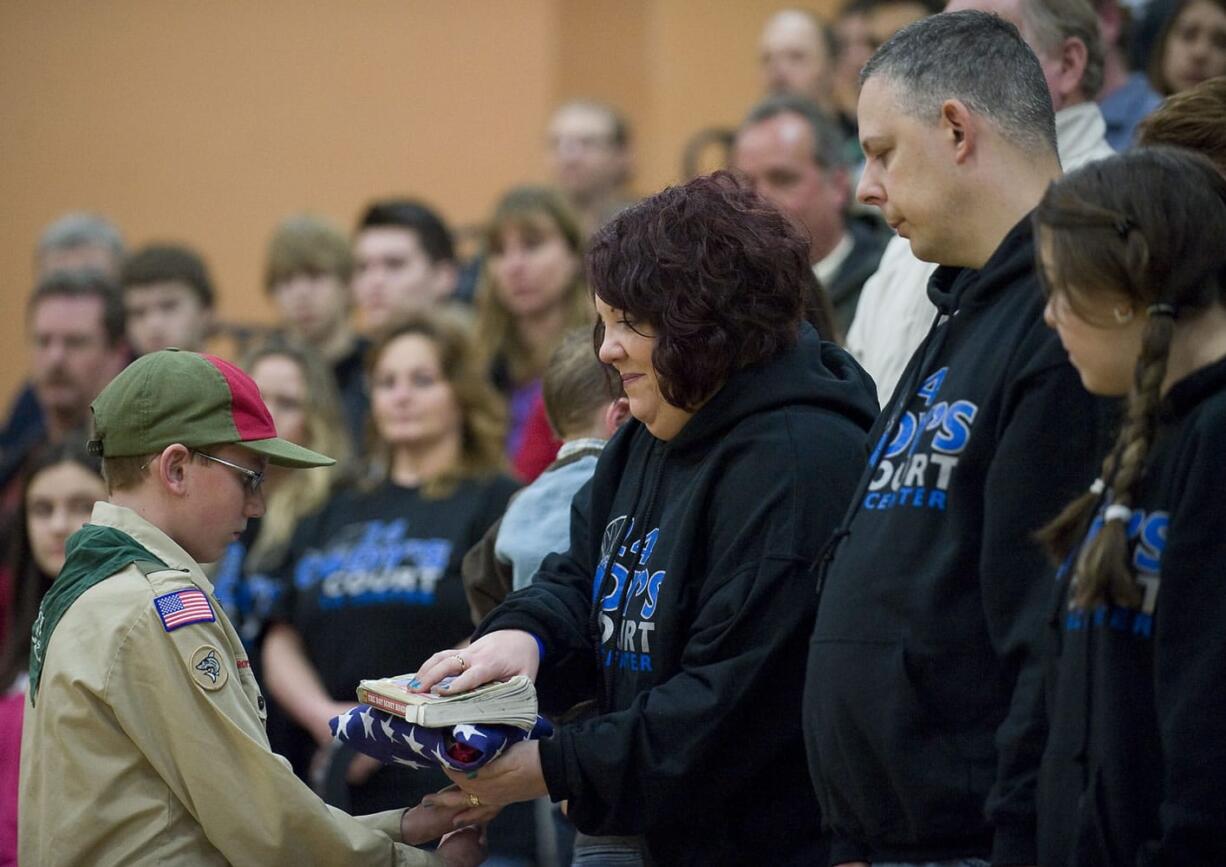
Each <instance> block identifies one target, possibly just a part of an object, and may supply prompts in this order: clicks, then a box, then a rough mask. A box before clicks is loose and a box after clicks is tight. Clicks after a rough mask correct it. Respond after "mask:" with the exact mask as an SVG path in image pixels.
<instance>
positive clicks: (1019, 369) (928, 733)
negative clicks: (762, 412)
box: [805, 218, 1107, 864]
mask: <svg viewBox="0 0 1226 867" xmlns="http://www.w3.org/2000/svg"><path fill="white" fill-rule="evenodd" d="M929 296H930V297H931V298H932V300H933V302H934V303H935V304H936V307H937V310H938V311H939V312H940V314H941V316H942V321H941V324H939V325H937V326H936V327H935V328H934V330H933V331H932V333H931V334H930V335H929V338H928V340H926V341H925V343H924V344H923V345H922V346H921V347H920V348H919V350H917V352H916V355H915V357H914V358H913V359H912V361H911V364H910V366H909V367H908V369H907V372H906V373H905V374H904V375H903V379H902V382H901V384H900V385H899V387H898V389H897V391H896V392H895V394H894V397H893V399H892V400H891V402H890V405H889V406H888V407H887V408H886V409H885V410H884V411H883V413H882V420H881V421H879V423H878V425H877V426H876V427H875V428H874V431H873V437H874V441H875V443H876V445H875V451H874V455H873V457H872V458H870V466H871V469H870V470H869V471H868V472H867V473H866V475H865V479H864V480H863V482H862V483H861V488H860V493H859V496H858V498H857V506H856V509H857V511H856V512H855V513H854V517H853V518H852V519H851V522H850V524H849V535H848V536H847V537H846V538H843V539H842V541H841V544H839V545H838V547H837V549H836V550H835V552H834V556H833V560H832V561H831V563H830V566H829V568H828V570H827V571H826V574H825V579H824V585H823V588H822V596H821V606H820V610H819V611H818V616H817V625H816V628H815V630H814V635H813V644H812V647H811V653H810V660H809V679H808V684H807V687H806V696H805V732H806V735H807V743H808V746H809V749H810V762H811V765H812V771H813V778H814V783H815V785H816V786H817V793H818V800H819V801H820V802H821V807H822V817H823V819H824V821H825V822H826V825H827V827H828V828H829V829H830V830H831V831H832V833H833V835H834V839H833V840H832V844H831V845H832V856H831V858H832V863H838V862H839V861H854V860H886V861H941V860H946V859H954V858H966V857H980V858H987V857H991V858H992V860H993V862H994V863H996V864H1032V863H1034V833H1035V814H1034V781H1035V776H1036V774H1037V770H1038V760H1039V756H1040V753H1041V750H1042V745H1043V740H1042V739H1043V732H1042V731H1041V730H1040V729H1037V728H1035V727H1034V725H1033V723H1032V720H1033V717H1034V709H1035V707H1036V706H1037V705H1038V704H1039V703H1040V702H1041V699H1042V690H1041V666H1040V664H1039V653H1038V646H1037V645H1038V644H1039V640H1040V635H1041V624H1042V618H1043V615H1044V613H1045V612H1046V606H1047V600H1048V599H1049V598H1050V593H1049V589H1048V588H1049V587H1050V580H1051V578H1050V576H1051V574H1052V570H1051V569H1050V567H1049V566H1048V565H1047V562H1046V558H1045V557H1044V555H1043V553H1042V551H1041V550H1040V549H1039V546H1038V544H1037V543H1036V542H1034V540H1033V538H1032V537H1033V533H1034V531H1035V530H1037V529H1038V528H1039V527H1041V526H1043V524H1045V523H1046V522H1047V521H1048V520H1050V519H1051V518H1052V517H1054V516H1055V514H1056V513H1057V512H1058V511H1059V509H1060V507H1061V506H1063V505H1064V504H1065V503H1066V502H1068V501H1069V500H1070V499H1071V498H1072V497H1073V496H1075V495H1076V494H1077V493H1079V492H1080V491H1083V490H1085V487H1086V486H1087V485H1088V484H1089V483H1090V480H1091V479H1092V478H1093V476H1094V470H1095V468H1096V467H1097V466H1098V461H1099V458H1100V456H1101V454H1102V453H1103V451H1104V450H1105V448H1106V440H1107V437H1106V436H1105V435H1104V432H1103V430H1102V429H1103V427H1105V424H1104V415H1105V414H1104V413H1103V412H1102V405H1101V403H1100V402H1099V401H1097V400H1096V399H1094V398H1092V397H1091V396H1090V395H1089V394H1087V393H1086V392H1085V391H1084V389H1083V388H1082V386H1081V383H1080V379H1079V378H1078V376H1077V373H1076V371H1075V370H1073V368H1072V366H1071V365H1070V364H1069V362H1068V359H1067V357H1066V355H1065V353H1064V351H1063V349H1062V348H1061V346H1060V342H1059V340H1058V338H1057V336H1056V334H1055V333H1054V332H1052V331H1051V330H1049V329H1048V328H1047V327H1046V326H1045V325H1044V323H1043V305H1044V300H1043V296H1042V293H1041V292H1040V289H1039V286H1038V282H1037V279H1036V276H1035V270H1034V241H1033V233H1032V231H1031V228H1030V220H1029V218H1027V219H1025V220H1023V221H1022V222H1021V223H1019V224H1018V225H1017V226H1015V227H1014V228H1013V229H1012V230H1011V231H1010V233H1009V234H1008V235H1007V236H1006V237H1005V239H1004V240H1003V241H1002V242H1001V244H1000V246H999V247H998V248H997V249H996V251H995V252H994V253H993V255H992V257H991V258H990V259H989V261H988V262H987V263H986V264H985V265H984V267H983V268H981V269H979V270H971V269H967V268H949V267H943V268H940V269H938V270H937V271H936V273H935V274H934V275H933V278H932V282H931V283H930V285H929ZM985 807H986V810H987V815H986V816H985Z"/></svg>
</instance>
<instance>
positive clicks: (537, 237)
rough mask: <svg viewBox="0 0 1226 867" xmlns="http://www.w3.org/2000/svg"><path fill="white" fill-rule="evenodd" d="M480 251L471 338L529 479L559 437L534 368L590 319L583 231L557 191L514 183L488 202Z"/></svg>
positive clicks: (510, 445) (540, 369) (512, 450)
mask: <svg viewBox="0 0 1226 867" xmlns="http://www.w3.org/2000/svg"><path fill="white" fill-rule="evenodd" d="M485 251H486V262H485V266H484V268H483V270H482V273H481V280H480V285H479V286H478V288H477V335H476V336H477V342H478V346H479V348H480V350H481V351H482V352H483V353H485V355H486V358H487V359H488V361H489V365H490V375H491V377H492V378H493V382H494V385H495V387H496V388H497V389H498V391H499V392H500V393H501V394H503V395H504V396H505V397H506V399H507V400H508V402H509V404H510V429H509V432H508V436H507V442H506V449H507V455H508V456H509V457H510V458H511V460H512V461H513V462H514V464H515V467H516V469H517V471H518V472H519V474H520V475H521V477H524V478H525V479H531V478H534V477H535V476H536V475H537V473H539V472H540V471H541V470H543V469H544V468H545V467H546V466H548V465H549V463H550V462H551V461H552V460H553V458H554V455H555V454H556V453H557V449H558V445H559V444H558V443H557V441H556V440H554V439H553V437H552V435H551V434H550V432H549V425H548V421H547V420H546V419H545V415H544V407H543V405H542V404H541V374H542V373H544V370H545V365H546V364H547V363H548V361H549V356H550V355H551V354H552V353H553V351H554V349H556V348H557V346H558V344H559V343H560V342H561V340H562V335H563V334H565V333H566V331H567V330H568V329H570V328H573V327H575V326H577V325H587V324H590V323H591V320H592V308H591V301H589V300H588V293H587V287H586V283H585V282H584V279H583V266H582V256H583V237H582V234H581V230H580V227H579V223H578V221H577V220H576V218H575V215H574V213H573V212H572V211H571V210H570V208H569V207H568V206H567V204H566V202H565V200H564V199H563V198H562V196H561V194H560V193H558V192H556V191H554V190H551V189H548V188H545V187H517V188H516V189H513V190H511V191H510V192H509V193H507V194H506V195H505V196H504V197H503V198H502V201H500V202H499V203H498V207H497V208H495V210H494V215H493V218H492V219H491V220H490V223H489V226H488V227H487V229H486V234H485ZM534 415H535V416H537V420H536V422H535V423H534V424H532V425H531V426H530V424H529V422H530V419H532V418H533V416H534Z"/></svg>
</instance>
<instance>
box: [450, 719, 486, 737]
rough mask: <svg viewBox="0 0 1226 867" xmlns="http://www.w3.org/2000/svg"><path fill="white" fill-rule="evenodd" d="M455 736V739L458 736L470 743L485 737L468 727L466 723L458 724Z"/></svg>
mask: <svg viewBox="0 0 1226 867" xmlns="http://www.w3.org/2000/svg"><path fill="white" fill-rule="evenodd" d="M455 735H456V737H460V736H463V737H466V738H468V740H469V741H472V740H473V739H474V738H484V737H485V735H483V734H481V732H480V731H479V730H478V729H476V728H474V727H473V726H470V725H468V724H467V723H460V724H459V725H458V726H456V727H455Z"/></svg>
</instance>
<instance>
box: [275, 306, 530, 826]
mask: <svg viewBox="0 0 1226 867" xmlns="http://www.w3.org/2000/svg"><path fill="white" fill-rule="evenodd" d="M367 363H368V367H369V381H370V388H371V423H372V432H373V437H372V442H371V456H372V458H373V460H374V461H375V464H376V466H377V467H378V469H379V472H378V476H377V478H376V479H375V480H373V481H371V482H370V483H369V484H366V485H363V486H360V487H358V488H356V489H353V490H344V491H341V492H338V493H337V494H335V495H334V496H333V497H332V498H331V499H330V500H329V501H328V502H327V504H326V505H325V506H324V508H323V509H322V511H320V512H319V513H318V514H316V515H315V516H313V517H312V518H310V519H308V520H306V521H304V522H302V524H301V525H300V526H299V527H298V529H297V531H296V532H295V534H294V539H293V541H292V542H291V545H290V555H289V560H288V566H287V568H286V570H285V572H284V576H285V581H284V590H285V595H284V596H283V598H282V599H281V600H280V606H279V612H278V622H276V623H274V624H273V625H271V626H270V627H269V629H268V633H267V638H266V640H265V642H264V667H265V673H266V681H267V687H268V690H269V692H271V693H272V695H273V697H274V698H276V699H277V700H278V701H279V702H280V703H281V705H282V706H283V707H284V708H286V710H287V711H288V712H289V713H290V715H291V716H292V717H293V718H294V719H295V720H297V722H298V723H299V724H300V725H302V726H303V727H304V728H306V729H307V731H309V732H310V733H311V734H312V735H313V736H314V738H315V741H316V743H317V744H318V745H319V746H320V747H326V746H328V745H329V744H330V742H331V734H330V732H329V729H328V720H329V719H330V718H331V717H333V716H336V715H337V714H339V713H342V712H343V711H344V710H346V709H348V708H351V707H352V706H353V705H354V704H355V703H356V699H355V692H356V689H357V685H358V681H359V680H361V679H362V678H371V677H386V676H390V675H395V674H402V673H404V672H406V671H411V670H413V667H414V666H415V665H416V664H417V663H418V662H419V661H420V660H421V659H422V658H423V657H424V656H425V655H426V654H427V653H428V652H429V651H431V650H433V649H435V648H437V647H439V646H452V645H455V644H457V643H459V642H461V641H463V640H464V639H465V638H466V637H467V636H468V634H469V632H470V631H471V629H472V624H471V622H470V621H469V617H468V604H467V602H466V600H465V596H464V587H463V584H462V582H461V579H460V568H459V567H460V559H461V558H462V557H463V555H464V552H466V551H467V550H468V549H469V548H470V547H472V545H473V544H474V543H476V542H477V541H478V540H479V539H480V538H481V537H482V535H484V533H485V531H486V530H487V529H488V528H489V526H490V525H491V524H493V523H494V521H495V520H497V519H498V517H499V516H500V515H501V514H502V512H503V511H504V509H505V508H506V504H507V500H508V499H509V498H510V496H511V494H512V493H513V492H514V490H515V483H514V482H513V481H512V480H511V479H510V478H508V477H507V476H505V475H503V473H502V467H503V464H504V461H503V453H502V445H503V435H504V427H503V416H502V410H501V405H500V404H499V402H498V399H497V397H496V396H495V395H494V394H493V392H492V391H491V389H490V388H489V386H488V384H487V383H486V381H485V377H484V373H483V371H482V370H481V365H480V362H479V360H478V358H477V357H476V354H475V350H474V348H473V345H472V343H471V340H470V338H469V336H468V334H467V332H466V330H465V328H464V326H463V325H462V324H461V323H460V321H459V320H456V319H452V318H451V317H449V316H446V315H439V314H435V315H429V314H425V313H422V314H417V315H415V316H413V317H412V318H410V319H409V320H407V321H406V322H405V323H404V324H402V325H400V326H398V327H396V328H393V329H392V330H391V331H390V332H388V333H387V335H386V336H384V337H383V338H382V339H381V340H380V341H379V342H378V343H377V344H376V345H375V346H374V348H373V349H372V350H371V352H370V355H369V356H368V362H367ZM304 475H305V474H304ZM349 771H350V773H349V779H350V783H351V786H350V788H349V791H348V795H349V798H350V803H349V807H350V808H351V809H352V810H354V811H357V812H359V813H363V812H375V811H378V810H382V809H390V808H392V807H395V806H406V805H412V804H415V803H416V802H417V800H418V799H419V798H420V797H421V796H422V795H423V794H425V793H426V792H429V791H433V790H435V789H437V788H438V787H439V786H440V785H442V784H444V783H446V780H445V778H443V777H442V774H441V773H439V772H429V771H413V770H405V769H403V768H382V769H378V770H376V768H375V765H374V764H373V762H371V761H368V760H366V759H365V757H359V758H358V759H356V760H355V761H354V762H353V763H352V764H351V765H350V767H349Z"/></svg>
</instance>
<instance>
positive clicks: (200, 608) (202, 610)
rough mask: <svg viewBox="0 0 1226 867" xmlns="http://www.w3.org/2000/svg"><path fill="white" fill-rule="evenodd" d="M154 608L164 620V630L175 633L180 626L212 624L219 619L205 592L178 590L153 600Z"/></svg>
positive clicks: (193, 589)
mask: <svg viewBox="0 0 1226 867" xmlns="http://www.w3.org/2000/svg"><path fill="white" fill-rule="evenodd" d="M153 607H154V608H155V609H156V610H157V613H158V617H160V618H162V628H163V629H165V630H166V631H167V632H174V631H175V630H176V629H178V628H179V627H180V626H187V625H189V624H191V623H211V622H213V621H215V620H216V619H217V615H215V614H214V613H213V606H212V604H211V603H210V602H209V597H207V596H205V595H204V591H203V590H197V589H195V588H192V589H190V590H176V591H175V592H174V593H166V594H164V595H162V596H158V597H157V598H156V599H154V600H153Z"/></svg>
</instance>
